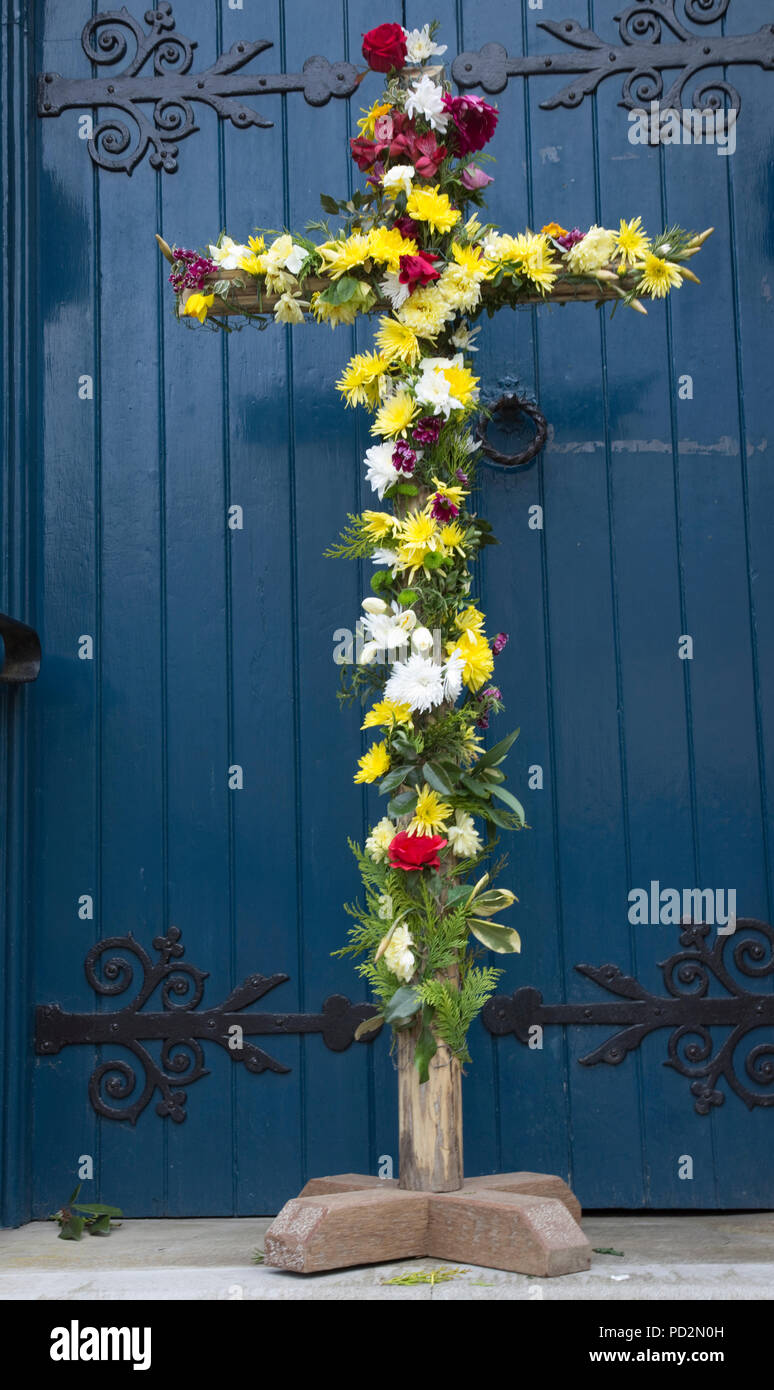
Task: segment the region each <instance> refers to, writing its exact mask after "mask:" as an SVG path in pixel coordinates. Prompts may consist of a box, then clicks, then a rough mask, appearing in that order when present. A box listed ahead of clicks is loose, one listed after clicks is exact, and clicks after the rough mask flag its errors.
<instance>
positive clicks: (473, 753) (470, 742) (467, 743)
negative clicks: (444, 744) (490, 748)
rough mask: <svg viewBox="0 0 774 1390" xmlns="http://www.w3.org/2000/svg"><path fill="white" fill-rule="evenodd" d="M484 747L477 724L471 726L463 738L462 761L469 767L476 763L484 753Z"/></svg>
mask: <svg viewBox="0 0 774 1390" xmlns="http://www.w3.org/2000/svg"><path fill="white" fill-rule="evenodd" d="M483 751H484V749H483V745H482V743H481V739H480V738H479V735H478V733H477V732H476V726H475V724H469V725H468V727H467V729H466V730H465V732H464V734H463V736H462V761H463V762H464V763H465V765H466V766H467V767H470V765H471V763H474V762H475V761H476V759H477V758H480V757H481V754H482V753H483Z"/></svg>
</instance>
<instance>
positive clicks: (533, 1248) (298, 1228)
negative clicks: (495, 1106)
mask: <svg viewBox="0 0 774 1390" xmlns="http://www.w3.org/2000/svg"><path fill="white" fill-rule="evenodd" d="M580 1215H581V1209H580V1205H579V1203H578V1201H577V1199H576V1198H575V1197H574V1196H573V1194H572V1192H571V1191H570V1189H569V1187H568V1186H567V1184H566V1183H565V1182H563V1181H562V1179H561V1178H557V1177H553V1176H552V1175H551V1174H549V1173H498V1174H494V1175H493V1176H492V1177H483V1178H466V1179H465V1181H464V1183H463V1185H462V1187H461V1188H460V1189H459V1190H458V1191H457V1192H408V1191H404V1190H403V1189H402V1188H400V1187H399V1186H398V1184H397V1182H396V1181H394V1180H386V1179H383V1178H374V1177H370V1176H366V1175H363V1174H359V1173H342V1174H340V1175H339V1176H338V1177H333V1178H312V1180H311V1182H308V1183H307V1184H306V1187H305V1188H304V1190H303V1192H302V1193H301V1194H300V1196H298V1197H294V1198H293V1199H292V1200H291V1201H290V1202H286V1203H285V1206H284V1207H283V1208H282V1211H281V1212H280V1213H279V1215H278V1216H277V1217H275V1219H274V1221H273V1222H272V1224H271V1226H270V1227H269V1230H268V1231H267V1233H266V1243H265V1248H264V1254H265V1262H266V1264H267V1265H273V1266H274V1267H275V1268H277V1269H289V1270H293V1271H295V1273H297V1274H317V1273H319V1272H320V1271H322V1270H326V1269H344V1268H346V1267H347V1266H349V1265H364V1264H385V1263H386V1262H387V1261H389V1260H405V1259H412V1258H414V1257H419V1258H422V1257H427V1256H431V1257H432V1258H434V1259H439V1260H450V1261H452V1262H453V1263H454V1264H472V1265H484V1266H486V1267H488V1268H490V1269H506V1270H512V1271H514V1272H515V1273H517V1274H530V1275H536V1276H538V1277H544V1278H545V1277H550V1276H553V1275H556V1274H577V1273H579V1272H580V1271H581V1270H584V1269H588V1268H589V1265H590V1263H591V1247H590V1246H589V1243H588V1241H587V1240H586V1237H585V1236H584V1234H583V1232H582V1231H581V1228H580V1226H579V1224H578V1222H579V1221H580Z"/></svg>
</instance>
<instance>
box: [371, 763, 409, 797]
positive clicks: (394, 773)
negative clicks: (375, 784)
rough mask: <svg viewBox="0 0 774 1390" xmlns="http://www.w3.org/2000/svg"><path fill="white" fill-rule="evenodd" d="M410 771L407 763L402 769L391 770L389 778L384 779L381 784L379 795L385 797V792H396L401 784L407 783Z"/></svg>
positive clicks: (388, 774)
mask: <svg viewBox="0 0 774 1390" xmlns="http://www.w3.org/2000/svg"><path fill="white" fill-rule="evenodd" d="M410 771H411V768H410V767H406V765H405V763H404V764H402V765H401V766H400V767H393V768H390V771H389V772H388V773H387V776H386V777H383V778H382V780H381V782H380V783H379V795H380V796H384V794H385V792H394V791H395V788H396V787H399V786H400V785H401V783H403V782H405V780H406V777H407V775H408V773H409V772H410Z"/></svg>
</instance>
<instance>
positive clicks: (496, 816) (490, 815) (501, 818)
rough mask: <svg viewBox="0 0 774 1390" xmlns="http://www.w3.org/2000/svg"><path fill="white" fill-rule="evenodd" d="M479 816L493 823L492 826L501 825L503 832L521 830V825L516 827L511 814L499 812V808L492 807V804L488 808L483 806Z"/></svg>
mask: <svg viewBox="0 0 774 1390" xmlns="http://www.w3.org/2000/svg"><path fill="white" fill-rule="evenodd" d="M478 814H479V815H480V816H483V817H484V819H485V820H488V821H491V823H492V825H499V826H500V828H501V830H518V829H519V828H520V823H519V825H518V826H517V825H514V823H513V816H512V815H511V814H510V812H508V811H498V809H497V807H496V806H492V805H491V803H490V804H489V805H488V806H482V807H481V810H480V811H479V812H478Z"/></svg>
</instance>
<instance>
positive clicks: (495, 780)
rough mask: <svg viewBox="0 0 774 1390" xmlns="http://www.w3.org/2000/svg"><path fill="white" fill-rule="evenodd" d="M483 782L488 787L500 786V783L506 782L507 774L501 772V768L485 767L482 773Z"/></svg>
mask: <svg viewBox="0 0 774 1390" xmlns="http://www.w3.org/2000/svg"><path fill="white" fill-rule="evenodd" d="M481 781H482V782H484V783H485V784H486V786H487V787H496V786H499V784H500V782H504V781H505V773H504V772H501V771H500V769H499V767H485V768H484V771H483V772H482V773H481Z"/></svg>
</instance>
